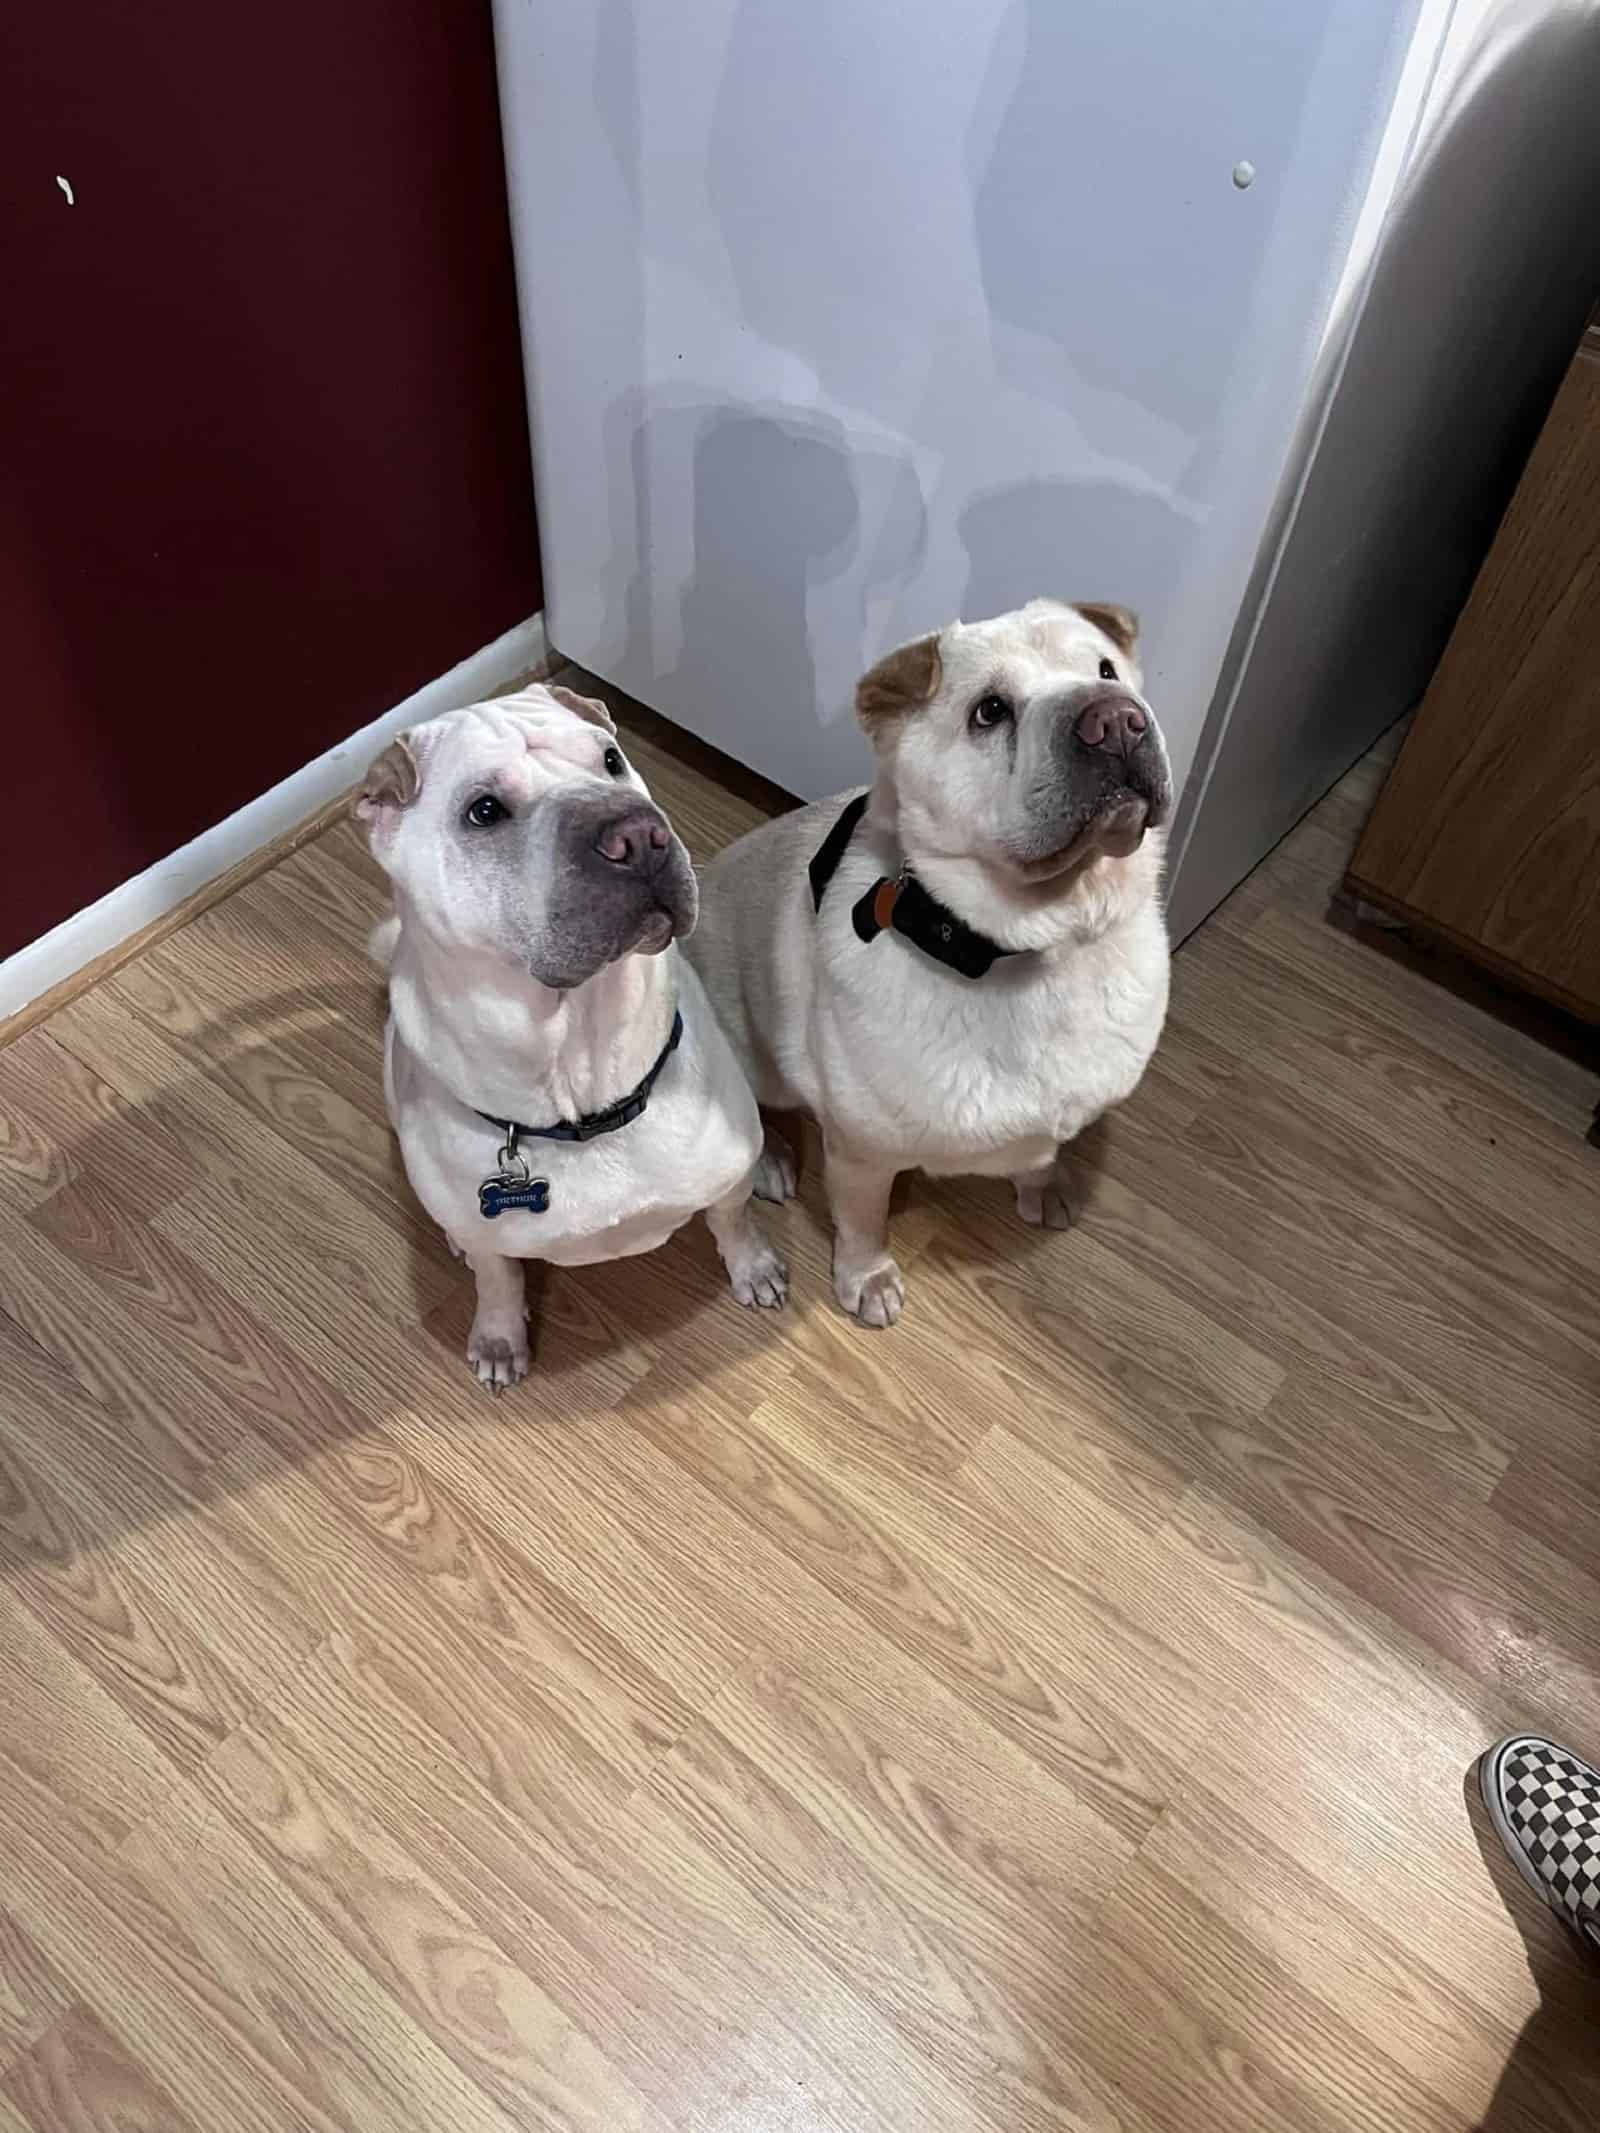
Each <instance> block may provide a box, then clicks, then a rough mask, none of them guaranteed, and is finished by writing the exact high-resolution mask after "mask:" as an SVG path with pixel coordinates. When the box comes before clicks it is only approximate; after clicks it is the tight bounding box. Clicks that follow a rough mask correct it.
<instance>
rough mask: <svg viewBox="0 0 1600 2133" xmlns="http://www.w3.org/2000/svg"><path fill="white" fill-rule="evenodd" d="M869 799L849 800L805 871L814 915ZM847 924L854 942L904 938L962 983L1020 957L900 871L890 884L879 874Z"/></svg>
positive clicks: (886, 877) (912, 876)
mask: <svg viewBox="0 0 1600 2133" xmlns="http://www.w3.org/2000/svg"><path fill="white" fill-rule="evenodd" d="M870 797H871V796H870V795H869V794H867V793H862V794H861V796H860V798H859V799H855V800H852V801H851V802H850V804H849V806H848V807H847V808H846V809H845V811H844V813H843V814H842V815H841V816H840V817H839V819H838V821H837V822H836V823H835V824H834V825H833V828H832V829H831V830H829V832H828V834H827V836H826V837H824V838H823V840H822V842H821V844H820V845H819V846H818V847H817V850H816V853H815V855H814V856H813V858H812V861H811V865H810V867H809V868H808V870H807V871H808V872H809V874H810V876H811V907H812V909H813V910H814V911H820V910H821V909H822V899H823V897H824V896H825V895H826V894H827V889H828V884H829V882H830V881H832V879H833V877H834V875H835V874H836V873H837V872H838V871H839V862H840V860H841V859H842V858H843V857H844V855H845V851H846V849H847V848H848V846H849V843H850V839H851V838H852V837H853V836H854V835H855V833H856V827H857V825H858V824H859V822H860V820H861V817H862V816H863V815H864V814H865V813H866V811H867V801H868V799H869V798H870ZM850 920H851V924H852V925H853V926H854V927H855V929H856V935H857V938H858V939H860V940H863V941H874V940H876V939H877V937H878V935H879V934H880V933H884V932H891V931H892V932H894V933H899V934H903V935H904V936H905V938H906V939H907V940H908V941H910V942H911V944H912V946H913V947H914V948H920V949H921V950H922V952H923V954H924V955H929V956H932V958H933V960H934V961H935V962H936V963H943V964H944V965H945V966H946V968H947V969H950V970H954V971H958V972H959V973H960V975H961V976H962V977H964V978H981V977H984V976H985V975H987V973H988V971H989V969H990V967H991V966H992V965H993V964H994V963H996V962H998V961H999V959H1000V957H1001V956H1003V955H1017V954H1019V953H1020V952H1021V951H1020V950H1018V949H1015V948H1002V947H1001V946H1000V944H999V942H998V941H992V940H990V939H989V937H988V935H987V934H984V933H975V932H974V931H973V929H972V928H971V927H970V926H969V925H968V924H967V923H966V921H965V920H964V919H959V918H957V917H956V915H955V913H954V912H953V911H951V910H949V909H948V908H947V907H946V906H945V905H944V904H941V903H939V902H938V901H937V900H936V899H935V898H934V897H932V896H930V895H929V894H928V892H927V890H926V889H925V888H924V887H923V886H922V884H921V882H920V881H918V879H917V877H916V876H915V875H914V874H912V873H911V872H909V871H908V870H907V869H906V868H904V867H902V868H901V870H900V872H899V874H898V875H897V876H896V877H895V878H894V879H893V880H892V881H891V880H890V878H889V877H888V875H887V874H880V875H879V877H878V879H877V880H876V881H875V882H874V883H873V884H872V887H871V888H870V889H868V891H867V893H866V895H865V896H863V897H862V898H861V900H860V902H859V903H856V904H854V905H852V907H851V911H850Z"/></svg>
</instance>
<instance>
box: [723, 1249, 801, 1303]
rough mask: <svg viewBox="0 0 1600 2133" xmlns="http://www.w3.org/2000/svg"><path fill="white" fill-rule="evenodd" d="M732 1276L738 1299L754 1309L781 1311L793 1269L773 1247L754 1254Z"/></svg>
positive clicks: (736, 1298)
mask: <svg viewBox="0 0 1600 2133" xmlns="http://www.w3.org/2000/svg"><path fill="white" fill-rule="evenodd" d="M729 1279H730V1281H731V1282H732V1284H733V1294H734V1299H735V1301H736V1302H738V1303H742V1304H744V1305H745V1306H746V1307H747V1308H748V1309H751V1310H758V1311H777V1310H779V1309H781V1308H782V1305H783V1300H784V1298H785V1297H786V1296H787V1295H788V1293H789V1269H788V1268H787V1267H786V1266H785V1265H784V1263H783V1261H782V1260H781V1259H780V1258H779V1257H778V1255H777V1253H776V1252H775V1251H772V1250H771V1249H770V1248H769V1249H767V1250H764V1251H761V1252H758V1253H754V1254H752V1256H751V1258H750V1261H749V1263H748V1264H747V1265H745V1266H742V1267H740V1269H739V1271H738V1272H737V1273H736V1274H731V1275H730V1276H729Z"/></svg>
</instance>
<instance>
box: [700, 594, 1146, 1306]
mask: <svg viewBox="0 0 1600 2133" xmlns="http://www.w3.org/2000/svg"><path fill="white" fill-rule="evenodd" d="M1136 638H1137V624H1136V623H1135V620H1134V618H1133V616H1132V615H1130V614H1129V613H1128V612H1127V610H1126V609H1124V608H1118V607H1105V606H1099V605H1088V606H1083V607H1069V606H1067V605H1065V604H1064V603H1062V602H1059V601H1055V600H1035V601H1033V602H1032V603H1031V605H1029V606H1027V607H1025V608H1022V609H1021V610H1020V611H1019V612H1017V613H1015V614H1011V615H1002V616H1000V617H999V618H998V619H997V620H995V621H991V622H977V623H970V624H966V623H959V622H958V623H952V624H951V625H950V627H949V628H948V629H945V630H942V631H940V632H939V633H938V634H937V635H935V636H930V637H923V638H921V639H919V640H918V641H917V642H916V643H913V644H908V645H904V646H902V647H901V649H900V650H899V651H897V652H892V653H891V654H890V655H889V656H888V657H887V658H886V659H884V660H883V661H882V662H881V663H880V664H879V665H878V666H876V667H874V668H873V670H872V671H871V673H870V674H868V675H867V676H866V678H865V679H864V680H863V681H862V682H861V684H860V686H859V688H858V690H857V692H856V708H857V712H858V714H859V716H860V718H861V722H862V724H863V726H864V727H865V728H866V730H867V733H868V734H869V736H870V737H871V740H872V742H873V745H874V747H875V749H876V750H877V755H878V771H877V777H876V779H875V782H874V783H873V785H872V787H871V789H870V791H869V792H868V793H866V794H864V795H861V796H859V797H857V798H856V799H854V800H852V801H851V802H850V803H849V804H848V805H845V804H844V802H843V800H842V799H835V800H828V801H824V802H821V803H820V804H819V805H817V806H814V807H807V808H803V809H801V810H800V811H799V812H797V813H795V814H792V815H785V816H782V817H780V818H779V819H778V820H777V821H775V822H772V823H769V824H766V825H764V826H763V827H762V828H760V829H758V830H754V831H752V832H751V834H750V835H749V836H747V837H744V838H741V839H740V841H739V842H738V843H737V844H735V845H733V846H731V847H730V849H729V850H728V851H726V852H724V853H723V854H722V855H721V857H720V858H718V859H717V860H716V861H715V862H714V863H713V864H712V865H711V866H710V867H709V868H708V869H707V870H706V873H705V875H704V878H703V881H702V885H701V893H702V919H701V924H700V928H699V931H698V932H697V934H696V936H695V939H694V941H693V943H692V945H691V947H690V949H689V954H690V955H691V957H692V958H693V960H694V963H695V967H696V968H697V969H698V970H699V972H700V975H701V976H702V978H704V980H705V983H706V990H707V991H708V992H709V993H710V995H711V998H712V1001H713V1003H714V1005H715V1006H716V1008H717V1011H718V1013H719V1014H720V1016H721V1017H722V1021H723V1026H724V1027H725V1028H726V1029H727V1031H728V1033H729V1035H730V1036H731V1037H732V1038H733V1040H734V1043H735V1045H736V1046H737V1048H738V1049H739V1051H740V1053H741V1055H742V1057H743V1059H744V1062H745V1065H746V1067H747V1068H748V1069H749V1072H750V1078H751V1080H752V1082H753V1083H754V1085H755V1090H756V1095H757V1097H758V1098H759V1099H760V1101H761V1102H762V1103H763V1104H767V1105H770V1106H772V1107H773V1108H775V1109H780V1110H805V1111H809V1112H810V1113H811V1114H812V1115H813V1116H814V1117H815V1118H816V1119H817V1121H818V1122H819V1124H820V1125H821V1128H822V1137H823V1146H824V1150H825V1153H826V1159H827V1191H828V1200H829V1204H830V1207H831V1210H832V1214H833V1223H834V1257H833V1278H834V1290H835V1293H836V1294H837V1296H838V1299H839V1302H840V1304H841V1305H842V1306H843V1308H844V1309H845V1310H846V1311H848V1312H850V1313H852V1314H853V1315H854V1316H855V1317H857V1318H859V1319H860V1320H861V1322H862V1323H863V1324H864V1325H868V1326H887V1325H891V1324H893V1322H894V1320H895V1319H896V1318H898V1317H899V1315H900V1308H901V1305H902V1303H903V1301H904V1297H905V1285H904V1282H903V1280H902V1278H901V1274H900V1269H899V1268H898V1267H897V1266H896V1265H895V1262H894V1260H893V1258H892V1257H891V1256H890V1252H889V1240H888V1210H889V1193H890V1188H891V1187H892V1185H893V1183H894V1180H895V1176H896V1174H897V1173H898V1172H900V1171H902V1170H911V1169H921V1170H926V1171H932V1172H936V1173H938V1172H943V1173H952V1172H964V1173H974V1172H976V1173H981V1174H985V1175H996V1174H998V1175H1000V1176H1003V1177H1009V1178H1010V1179H1011V1181H1012V1183H1013V1184H1014V1185H1015V1187H1016V1195H1017V1210H1018V1212H1019V1214H1020V1215H1021V1217H1022V1219H1023V1221H1025V1222H1032V1223H1043V1224H1045V1225H1046V1226H1047V1227H1050V1228H1064V1227H1065V1226H1066V1224H1067V1221H1068V1219H1069V1216H1068V1210H1067V1204H1066V1199H1065V1195H1064V1192H1063V1189H1062V1182H1061V1179H1060V1176H1059V1173H1058V1167H1057V1156H1058V1150H1059V1149H1060V1146H1061V1144H1062V1143H1063V1142H1065V1141H1069V1140H1071V1139H1072V1137H1073V1135H1074V1134H1076V1133H1078V1132H1080V1131H1081V1130H1082V1129H1083V1127H1085V1126H1086V1125H1088V1124H1089V1123H1090V1121H1091V1120H1093V1119H1095V1118H1097V1117H1098V1116H1099V1115H1100V1113H1101V1112H1102V1111H1104V1110H1105V1109H1106V1108H1107V1107H1108V1105H1111V1104H1114V1103H1119V1102H1120V1101H1121V1100H1122V1099H1123V1098H1124V1097H1125V1096H1127V1095H1128V1094H1129V1093H1130V1092H1131V1091H1132V1089H1133V1087H1134V1085H1135V1084H1136V1083H1137V1081H1138V1079H1139V1077H1140V1075H1141V1074H1142V1073H1143V1071H1144V1068H1145V1064H1146V1062H1147V1061H1148V1060H1149V1057H1150V1054H1151V1053H1152V1051H1153V1050H1154V1049H1155V1044H1156V1039H1157V1037H1158V1036H1159V1034H1160V1030H1161V1024H1162V1021H1163V1018H1164V1017H1165V1014H1166V1006H1167V936H1166V927H1165V923H1164V921H1163V918H1162V914H1161V906H1160V901H1159V888H1160V875H1161V848H1162V837H1161V834H1160V831H1161V826H1162V824H1163V823H1164V822H1165V820H1166V818H1167V815H1168V813H1169V812H1170V810H1171V805H1172V783H1171V777H1170V774H1169V772H1168V768H1167V758H1166V750H1165V748H1164V746H1163V744H1162V740H1161V735H1160V732H1159V730H1158V728H1157V726H1156V721H1155V718H1154V716H1153V715H1152V713H1151V710H1150V707H1149V705H1148V704H1147V703H1146V702H1145V700H1144V698H1143V696H1142V694H1141V693H1140V686H1141V674H1140V669H1139V665H1138V661H1137V658H1136V656H1135V644H1136ZM793 1188H794V1164H793V1158H792V1156H791V1155H790V1152H789V1150H788V1149H787V1148H786V1147H784V1145H783V1144H782V1142H781V1141H780V1140H779V1139H778V1137H777V1136H776V1135H772V1134H769V1136H768V1140H767V1154H766V1159H765V1161H764V1163H763V1166H762V1177H761V1181H760V1182H759V1183H758V1186H757V1190H758V1192H761V1193H762V1194H763V1195H764V1196H765V1197H767V1198H772V1199H785V1198H787V1197H788V1195H789V1193H790V1192H792V1190H793Z"/></svg>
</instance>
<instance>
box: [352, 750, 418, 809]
mask: <svg viewBox="0 0 1600 2133" xmlns="http://www.w3.org/2000/svg"><path fill="white" fill-rule="evenodd" d="M421 790H422V773H421V771H420V770H418V768H417V759H416V757H415V756H414V755H413V754H412V752H411V748H410V739H409V736H408V735H406V734H404V733H402V734H401V736H400V738H399V739H398V740H397V741H391V742H390V743H389V745H388V747H387V748H385V750H384V751H383V753H382V755H380V756H379V758H378V760H377V761H376V762H375V763H374V764H373V766H372V768H371V769H370V770H369V771H368V772H367V774H366V776H365V778H363V779H362V781H361V790H360V791H359V792H358V793H357V794H356V799H355V815H356V819H357V821H359V822H367V823H372V822H377V821H379V820H381V818H382V817H383V815H384V814H385V813H386V812H389V811H391V810H392V811H394V812H395V813H398V812H399V810H400V809H401V808H402V807H409V806H410V805H411V803H412V801H413V800H414V799H415V798H416V797H417V794H418V793H419V792H420V791H421Z"/></svg>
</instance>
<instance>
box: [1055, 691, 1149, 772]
mask: <svg viewBox="0 0 1600 2133" xmlns="http://www.w3.org/2000/svg"><path fill="white" fill-rule="evenodd" d="M1149 723H1150V721H1149V719H1148V718H1147V717H1146V716H1145V714H1144V712H1143V711H1142V710H1141V709H1140V708H1139V706H1138V705H1137V704H1136V703H1135V702H1134V700H1133V698H1132V697H1131V696H1095V697H1091V698H1090V700H1089V702H1088V703H1086V704H1085V705H1084V707H1083V709H1082V710H1081V711H1080V712H1079V713H1078V723H1077V726H1076V728H1075V729H1074V730H1075V731H1076V733H1077V736H1078V738H1079V740H1080V741H1082V743H1083V745H1084V746H1085V748H1108V749H1110V750H1111V751H1112V752H1113V753H1114V754H1116V755H1120V756H1122V757H1124V758H1126V757H1128V756H1130V755H1132V753H1133V751H1134V749H1135V748H1137V747H1138V745H1139V743H1140V741H1142V740H1143V739H1144V735H1145V729H1146V727H1147V726H1148V725H1149Z"/></svg>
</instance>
